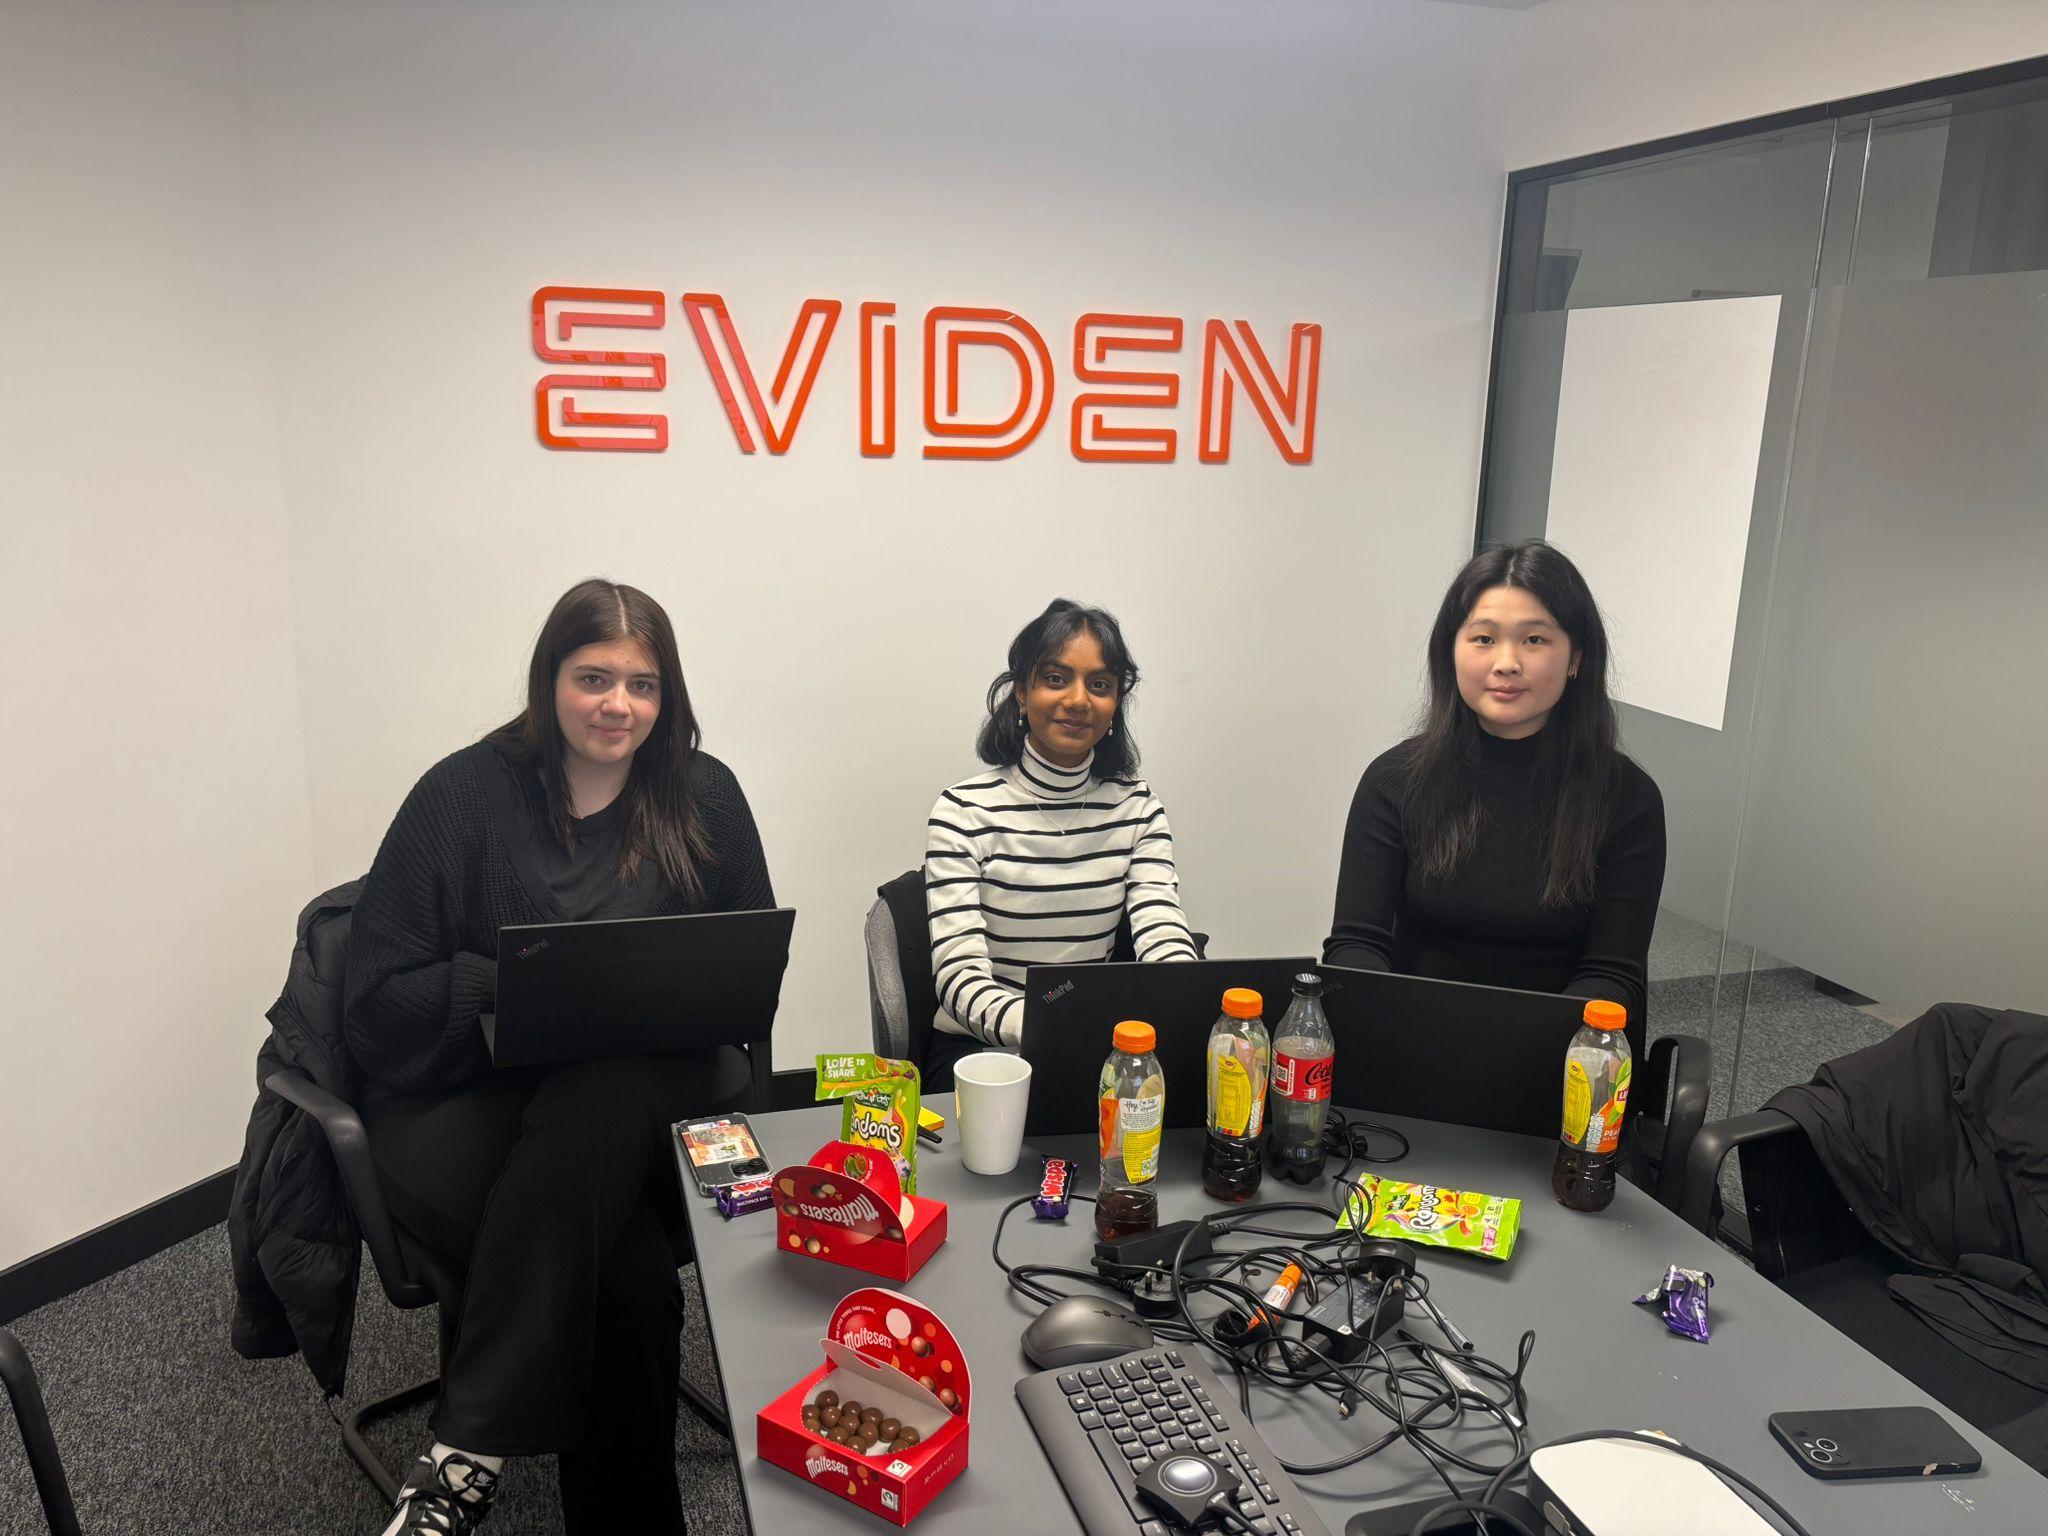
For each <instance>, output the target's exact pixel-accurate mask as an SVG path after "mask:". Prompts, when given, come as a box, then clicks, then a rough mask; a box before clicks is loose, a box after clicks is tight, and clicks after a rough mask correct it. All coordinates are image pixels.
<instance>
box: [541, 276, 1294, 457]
mask: <svg viewBox="0 0 2048 1536" xmlns="http://www.w3.org/2000/svg"><path fill="white" fill-rule="evenodd" d="M677 302H678V303H679V305H680V306H681V308H682V312H683V316H684V318H685V319H686V320H687V321H688V322H689V326H690V330H691V333H692V334H693V335H694V336H695V337H696V340H697V350H698V353H699V355H700V356H701V357H702V358H703V360H704V366H705V368H706V370H707V371H708V373H709V374H710V378H711V384H712V388H713V390H714V391H715V392H716V395H717V398H718V401H719V403H720V404H721V405H723V406H724V408H725V416H726V420H727V421H728V422H729V423H730V424H731V426H732V432H733V438H734V441H735V442H736V443H737V444H738V446H739V450H740V452H742V453H749V454H751V453H756V452H758V451H759V450H760V449H761V448H762V447H764V446H765V447H766V448H767V450H768V452H769V453H770V454H782V453H787V452H788V451H789V448H790V446H791V444H793V443H794V442H795V441H796V434H797V428H798V427H799V425H800V424H801V423H802V421H803V415H804V407H805V406H806V405H807V404H809V402H810V397H811V388H812V386H813V385H814V384H816V383H817V380H818V368H819V365H820V364H822V363H823V362H824V359H825V352H826V349H827V348H828V347H829V346H830V345H831V343H832V337H833V334H834V332H835V331H836V330H837V329H838V325H839V319H840V315H841V313H842V312H843V311H844V309H845V307H846V306H845V305H844V303H843V302H842V301H840V300H838V299H822V298H812V299H806V300H804V302H803V304H802V306H801V307H800V308H799V309H798V311H797V316H796V321H795V323H794V324H793V325H792V326H791V328H790V333H789V340H788V342H787V344H786V345H785V346H784V348H783V351H782V361H781V362H780V364H779V365H778V366H777V367H776V370H775V376H774V378H773V380H771V381H770V383H769V386H768V388H767V389H766V390H765V391H764V390H763V389H762V387H761V383H760V380H759V379H758V377H757V376H756V374H755V372H754V368H753V365H752V363H751V362H749V361H748V357H747V350H746V347H745V345H744V344H743V343H742V342H741V340H740V333H739V327H738V326H737V325H736V324H735V323H734V321H733V317H732V312H731V310H730V309H729V308H728V307H727V305H726V302H725V300H724V299H723V298H722V297H721V296H720V295H718V294H715V293H685V294H683V295H681V297H680V298H679V300H678V301H677ZM591 306H598V307H591ZM532 314H533V350H534V352H535V354H536V355H537V356H539V357H540V359H541V360H542V361H543V362H547V363H552V364H555V365H557V366H558V367H561V368H564V369H573V370H575V371H563V372H555V373H549V374H546V375H544V376H543V377H542V378H541V379H540V380H539V381H538V382H537V383H536V384H535V385H534V389H533V404H534V423H535V427H536V429H537V431H538V432H539V434H540V440H541V442H542V443H543V444H544V445H546V446H547V447H549V448H559V449H572V450H583V451H595V452H607V453H661V452H664V451H665V450H666V449H667V448H668V445H669V419H668V417H667V416H666V415H665V414H662V413H660V412H654V411H640V412H635V411H616V410H591V409H587V408H586V407H585V406H584V405H582V404H580V403H579V396H587V395H588V393H589V392H590V391H593V390H634V391H648V392H659V391H661V390H663V389H665V388H666V387H667V384H668V357H667V354H665V353H662V352H652V351H649V352H633V351H619V350H614V349H605V348H597V347H593V346H590V345H588V344H587V343H582V342H579V340H578V333H579V332H582V331H596V330H622V329H623V330H648V331H658V330H661V329H663V328H664V327H665V326H666V324H667V322H668V298H667V295H666V294H664V293H662V292H661V291H660V290H658V289H648V288H580V287H561V286H550V287H544V288H539V289H536V290H535V291H534V295H533V304H532ZM857 329H858V332H859V338H858V346H859V353H860V450H861V452H862V454H864V455H865V456H867V457H869V458H889V457H892V456H893V455H894V454H895V452H896V445H897V424H896V353H897V334H896V333H897V321H896V306H895V305H894V304H891V303H884V302H879V301H871V302H868V303H863V304H861V305H860V306H859V309H858V324H857ZM922 330H923V365H924V390H923V401H924V417H923V426H924V436H925V441H924V442H923V444H922V446H921V448H920V452H921V453H922V454H923V456H924V457H925V458H927V459H1006V458H1009V457H1011V456H1012V455H1014V454H1017V453H1021V452H1023V450H1024V449H1025V448H1027V447H1029V446H1030V445H1031V443H1032V442H1033V441H1034V440H1036V439H1037V437H1038V435H1039V433H1040V432H1041V431H1042V430H1043V429H1044V427H1045V424H1046V422H1047V420H1048V419H1050V417H1051V415H1052V408H1053V393H1054V367H1053V358H1052V350H1051V348H1049V347H1048V346H1047V345H1046V341H1045V337H1044V335H1043V334H1042V333H1041V332H1040V331H1039V329H1038V328H1037V327H1036V326H1035V325H1033V324H1032V323H1031V322H1030V321H1029V320H1026V319H1025V318H1024V317H1023V316H1022V315H1020V314H1017V313H1016V312H1015V311H1013V310H1003V309H989V308H975V307H970V306H963V305H939V306H937V307H935V308H932V309H928V310H926V311H925V314H924V324H923V327H922ZM1184 332H1185V325H1184V322H1183V321H1182V320H1181V319H1180V317H1179V316H1177V315H1130V314H1108V313H1101V312H1095V311H1091V312H1090V313H1087V314H1084V315H1082V316H1081V317H1080V318H1079V319H1077V320H1076V321H1075V322H1074V332H1073V337H1074V340H1073V351H1072V354H1071V367H1072V371H1073V376H1074V382H1075V384H1076V385H1077V386H1078V392H1077V393H1076V394H1075V395H1074V397H1073V402H1072V404H1071V406H1070V407H1069V409H1068V414H1067V421H1068V432H1067V441H1068V445H1069V447H1070V448H1071V449H1072V452H1073V455H1074V457H1075V458H1077V459H1081V460H1083V461H1086V462H1090V463H1125V464H1170V463H1172V462H1173V461H1174V459H1175V457H1176V456H1177V455H1178V453H1179V448H1180V444H1179V434H1178V433H1177V432H1176V431H1175V430H1174V428H1173V427H1171V426H1169V425H1166V424H1164V423H1163V422H1162V423H1156V424H1155V423H1148V422H1146V421H1145V420H1144V419H1143V417H1142V415H1133V414H1132V413H1142V412H1144V411H1147V410H1152V411H1157V410H1170V409H1172V408H1173V407H1175V406H1177V405H1178V404H1179V403H1180V388H1181V375H1180V374H1179V373H1178V372H1176V371H1173V370H1172V367H1171V363H1170V361H1169V359H1170V358H1171V357H1172V356H1173V355H1175V354H1178V353H1179V352H1180V351H1181V347H1182V341H1183V336H1184ZM1322 345H1323V328H1322V327H1321V326H1320V325H1315V324H1311V323H1308V322H1297V323H1296V324H1294V325H1292V326H1290V327H1289V328H1288V334H1287V359H1286V377H1285V379H1284V380H1283V379H1282V378H1281V376H1280V374H1279V373H1278V372H1277V371H1276V370H1275V368H1274V366H1273V362H1272V360H1271V358H1269V357H1268V355H1267V352H1266V349H1265V348H1264V347H1263V346H1261V345H1260V343H1259V339H1258V337H1257V335H1256V334H1254V332H1253V330H1252V327H1251V323H1250V322H1249V321H1246V320H1237V321H1223V320H1218V319H1213V318H1212V319H1208V320H1205V321H1203V322H1202V360H1201V376H1200V387H1201V410H1200V421H1199V426H1198V428H1197V434H1196V436H1197V441H1196V445H1195V457H1196V458H1197V459H1198V460H1199V461H1200V462H1202V463H1204V464H1222V463H1225V462H1227V461H1228V460H1229V458H1230V445H1231V419H1232V415H1233V412H1234V408H1235V405H1236V399H1237V393H1238V391H1239V390H1242V391H1243V392H1244V395H1245V398H1246V399H1248V400H1249V401H1250V402H1251V405H1252V408H1253V410H1254V411H1255V412H1256V413H1257V415H1258V418H1259V421H1260V423H1261V424H1262V425H1263V426H1264V427H1265V429H1266V433H1267V435H1268V436H1269V437H1270V438H1271V439H1272V442H1273V446H1274V448H1275V449H1276V450H1277V451H1278V452H1279V454H1280V457H1281V458H1282V459H1283V460H1285V461H1286V462H1287V463H1289V464H1307V463H1309V462H1310V461H1311V460H1312V459H1313V457H1314V454H1315V438H1316V379H1317V375H1318V372H1319V370H1320V368H1321V363H1322ZM970 348H984V349H989V351H990V352H991V353H992V354H995V355H998V356H999V357H1000V358H1001V359H1004V360H1006V361H1007V363H1008V365H1009V371H1010V372H1013V373H1014V375H1015V384H1014V391H1015V392H1014V397H1013V403H1012V405H1011V406H1010V408H1009V409H1008V410H1007V411H1005V412H1003V413H1000V414H997V413H993V412H990V413H984V414H971V413H963V411H962V407H961V400H960V391H961V378H962V376H963V374H964V373H965V371H966V369H965V366H964V364H965V360H966V358H967V355H968V349H970ZM1132 354H1148V356H1146V357H1145V358H1144V359H1143V360H1144V361H1147V362H1152V363H1153V364H1154V366H1153V367H1150V368H1142V367H1132V366H1129V365H1128V364H1127V363H1123V362H1116V363H1113V362H1112V358H1124V357H1129V356H1131V355H1132ZM1134 360H1135V359H1134ZM621 403H623V402H621ZM557 408H559V416H557V414H556V413H557ZM1112 411H1116V412H1119V413H1123V414H1122V415H1121V416H1120V419H1118V420H1114V421H1113V420H1112V419H1111V418H1110V415H1109V413H1110V412H1112Z"/></svg>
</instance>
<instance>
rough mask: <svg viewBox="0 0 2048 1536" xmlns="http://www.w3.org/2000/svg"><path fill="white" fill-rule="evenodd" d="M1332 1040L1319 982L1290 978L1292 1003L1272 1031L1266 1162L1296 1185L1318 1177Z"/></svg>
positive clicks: (1333, 1061)
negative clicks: (1270, 1090)
mask: <svg viewBox="0 0 2048 1536" xmlns="http://www.w3.org/2000/svg"><path fill="white" fill-rule="evenodd" d="M1336 1066H1337V1037H1336V1036H1335V1035H1334V1034H1332V1033H1331V1032H1330V1020H1329V1018H1328V1016H1327V1015H1325V1014H1324V1012H1323V978H1322V977H1320V976H1318V975H1316V974H1315V973H1314V972H1312V971H1305V972H1303V973H1302V974H1301V975H1299V976H1297V977H1295V978H1294V1001H1293V1002H1291V1003H1289V1004H1288V1005H1287V1012H1286V1013H1285V1014H1284V1015H1282V1016H1281V1019H1280V1022H1279V1023H1278V1024H1277V1025H1275V1026H1274V1029H1273V1085H1272V1094H1271V1107H1270V1109H1269V1111H1268V1116H1267V1118H1268V1122H1269V1123H1270V1125H1271V1126H1272V1130H1271V1131H1270V1132H1269V1133H1268V1135H1267V1138H1266V1162H1267V1164H1268V1165H1269V1166H1270V1167H1271V1168H1272V1170H1273V1172H1274V1174H1275V1175H1276V1176H1278V1177H1280V1178H1283V1179H1290V1180H1292V1181H1293V1182H1294V1183H1296V1184H1312V1183H1314V1182H1315V1181H1316V1180H1317V1179H1319V1178H1321V1177H1322V1176H1323V1121H1324V1120H1325V1119H1326V1118H1327V1117H1328V1116H1329V1113H1330V1087H1331V1084H1332V1083H1333V1082H1334V1081H1335V1078H1336Z"/></svg>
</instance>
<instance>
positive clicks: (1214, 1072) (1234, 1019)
mask: <svg viewBox="0 0 2048 1536" xmlns="http://www.w3.org/2000/svg"><path fill="white" fill-rule="evenodd" d="M1265 1011H1266V1000H1265V999H1264V998H1263V997H1261V996H1260V995H1259V994H1258V993H1256V992H1254V991H1253V990H1252V989H1251V988H1250V987H1232V988H1231V989H1230V990H1229V991H1228V992H1225V993H1224V994H1223V1012H1222V1013H1221V1014H1220V1015H1218V1016H1217V1019H1216V1023H1215V1025H1214V1026H1213V1027H1212V1028H1211V1029H1210V1031H1209V1057H1208V1072H1207V1074H1206V1075H1207V1077H1208V1089H1209V1102H1208V1112H1209V1113H1208V1120H1209V1136H1208V1140H1207V1141H1205V1142H1204V1143H1203V1145H1202V1189H1203V1191H1204V1192H1205V1193H1206V1194H1207V1195H1208V1196H1209V1198H1210V1199H1212V1200H1233V1201H1234V1200H1249V1199H1250V1198H1251V1197H1252V1196H1253V1195H1254V1194H1256V1193H1258V1188H1259V1170H1260V1164H1259V1135H1260V1133H1261V1132H1262V1131H1264V1129H1265V1125H1266V1080H1267V1078H1268V1077H1269V1076H1271V1074H1272V1070H1273V1041H1272V1037H1271V1036H1270V1035H1268V1034H1267V1033H1266V1019H1265Z"/></svg>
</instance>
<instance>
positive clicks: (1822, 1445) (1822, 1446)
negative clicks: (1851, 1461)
mask: <svg viewBox="0 0 2048 1536" xmlns="http://www.w3.org/2000/svg"><path fill="white" fill-rule="evenodd" d="M1813 1448H1814V1449H1815V1450H1817V1451H1827V1452H1828V1453H1830V1454H1833V1453H1834V1452H1836V1451H1839V1450H1840V1449H1841V1447H1840V1446H1839V1445H1837V1444H1835V1442H1834V1441H1832V1440H1829V1439H1827V1438H1826V1437H1825V1436H1823V1437H1822V1438H1821V1439H1819V1440H1816V1441H1814V1442H1813Z"/></svg>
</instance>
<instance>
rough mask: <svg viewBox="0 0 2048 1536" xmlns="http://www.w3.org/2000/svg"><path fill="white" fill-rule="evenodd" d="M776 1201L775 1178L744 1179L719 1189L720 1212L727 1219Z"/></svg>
mask: <svg viewBox="0 0 2048 1536" xmlns="http://www.w3.org/2000/svg"><path fill="white" fill-rule="evenodd" d="M774 1203H775V1181H774V1180H773V1179H743V1180H741V1181H740V1182H739V1183H737V1184H727V1185H725V1186H724V1187H723V1188H721V1189H720V1190H719V1191H718V1214H719V1215H721V1216H723V1217H724V1218H725V1219H726V1220H727V1221H730V1220H732V1218H733V1217H735V1216H744V1215H746V1214H747V1212H749V1211H758V1210H762V1209H764V1208H766V1207H768V1206H771V1205H773V1204H774Z"/></svg>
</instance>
